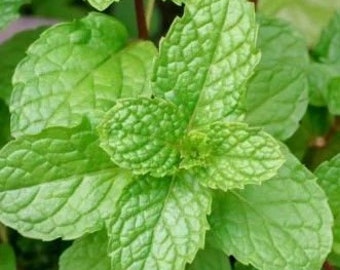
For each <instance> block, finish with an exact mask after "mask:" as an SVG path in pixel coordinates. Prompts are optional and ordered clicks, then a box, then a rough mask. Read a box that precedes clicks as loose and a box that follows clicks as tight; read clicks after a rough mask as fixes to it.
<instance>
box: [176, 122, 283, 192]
mask: <svg viewBox="0 0 340 270" xmlns="http://www.w3.org/2000/svg"><path fill="white" fill-rule="evenodd" d="M206 133H207V139H206V141H205V144H203V147H201V146H200V145H199V144H198V143H197V142H196V141H195V137H197V133H196V132H195V131H193V132H192V133H191V134H189V136H191V137H193V138H192V139H191V140H192V141H193V142H192V147H191V149H189V150H191V151H190V153H191V155H189V157H188V158H187V159H188V161H186V160H184V162H185V166H184V165H183V164H182V167H189V168H190V165H196V164H197V159H200V160H199V161H200V163H201V166H199V167H194V168H193V175H195V176H196V177H197V178H198V180H199V181H200V182H201V183H202V184H203V185H205V186H208V187H210V188H213V189H216V188H219V189H222V190H225V191H226V190H228V189H231V188H243V187H244V186H245V185H247V184H259V183H261V182H262V181H264V180H268V179H270V178H271V177H272V176H274V175H275V174H276V172H277V169H278V168H279V167H280V166H281V165H282V163H283V161H284V159H283V156H282V154H281V151H280V149H279V145H278V144H277V142H276V141H275V140H274V139H273V138H271V137H270V136H269V135H268V134H266V133H264V132H263V131H261V130H259V129H257V128H249V127H248V126H247V125H245V124H240V123H239V124H235V123H229V124H214V125H211V126H210V127H209V130H207V131H206ZM203 134H204V133H203ZM195 135H196V136H195ZM189 138H190V137H189ZM207 146H209V148H207ZM192 155H196V156H198V157H196V156H194V157H192ZM193 162H194V164H193Z"/></svg>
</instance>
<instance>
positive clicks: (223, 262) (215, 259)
mask: <svg viewBox="0 0 340 270" xmlns="http://www.w3.org/2000/svg"><path fill="white" fill-rule="evenodd" d="M185 269H186V270H231V266H230V263H229V258H228V257H227V256H226V255H225V254H224V253H223V252H222V251H221V250H218V249H215V248H212V247H209V246H206V247H204V249H203V250H199V251H198V253H197V254H196V257H195V259H194V261H193V262H192V263H191V264H188V265H187V267H186V268H185Z"/></svg>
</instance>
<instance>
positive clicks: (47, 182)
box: [0, 123, 129, 240]
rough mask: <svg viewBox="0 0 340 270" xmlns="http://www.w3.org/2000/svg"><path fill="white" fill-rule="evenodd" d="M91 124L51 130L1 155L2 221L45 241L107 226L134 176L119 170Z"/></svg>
mask: <svg viewBox="0 0 340 270" xmlns="http://www.w3.org/2000/svg"><path fill="white" fill-rule="evenodd" d="M97 140H98V138H97V136H96V135H94V133H93V132H92V131H91V130H90V129H89V127H88V125H87V127H86V123H84V124H83V125H82V126H79V127H77V128H75V129H65V128H51V129H47V130H46V131H44V132H42V133H40V134H38V135H34V136H24V137H21V138H20V139H17V140H15V141H12V142H10V143H9V144H7V145H6V146H5V147H4V148H3V149H1V151H0V218H1V220H2V222H4V223H5V224H7V225H10V226H11V227H13V228H16V229H17V230H19V231H20V232H21V233H22V234H24V235H27V236H30V237H37V238H41V239H45V240H50V239H54V238H57V237H62V238H65V239H70V238H77V237H79V236H81V235H83V234H84V233H86V232H91V231H94V230H98V229H100V228H102V227H103V225H104V222H105V219H107V218H108V217H109V215H110V213H111V212H112V205H113V201H114V200H115V198H117V197H119V194H120V192H121V189H122V188H123V187H124V184H125V183H126V182H128V179H129V174H128V173H127V172H125V171H124V170H122V169H119V168H117V167H115V166H114V165H113V164H112V163H111V162H110V159H109V158H108V156H107V155H106V154H105V152H104V151H102V150H101V149H100V148H99V146H98V142H97Z"/></svg>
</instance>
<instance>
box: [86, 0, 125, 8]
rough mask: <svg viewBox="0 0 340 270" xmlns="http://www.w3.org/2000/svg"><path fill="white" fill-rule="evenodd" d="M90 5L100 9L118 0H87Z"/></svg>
mask: <svg viewBox="0 0 340 270" xmlns="http://www.w3.org/2000/svg"><path fill="white" fill-rule="evenodd" d="M87 1H88V2H89V3H90V5H91V6H93V7H94V8H96V9H98V10H99V11H102V10H104V9H106V8H108V7H109V6H110V5H111V4H112V3H113V2H119V0H87Z"/></svg>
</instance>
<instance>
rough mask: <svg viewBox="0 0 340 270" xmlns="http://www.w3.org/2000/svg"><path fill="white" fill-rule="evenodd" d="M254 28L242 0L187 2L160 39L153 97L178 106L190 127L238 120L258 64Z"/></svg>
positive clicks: (249, 10)
mask: <svg viewBox="0 0 340 270" xmlns="http://www.w3.org/2000/svg"><path fill="white" fill-rule="evenodd" d="M256 33H257V26H256V22H255V13H254V8H253V6H252V4H250V3H248V2H247V1H245V0H201V1H195V2H192V3H190V4H187V5H186V7H185V11H184V15H183V17H182V18H177V19H176V20H175V21H174V23H173V24H172V26H171V28H170V30H169V32H168V34H167V36H166V37H165V38H164V39H163V40H162V41H161V44H160V53H159V57H158V59H157V61H156V63H155V69H154V75H153V87H154V92H155V94H156V95H159V96H161V97H163V98H165V99H168V100H170V101H171V102H173V103H175V104H176V105H177V106H179V109H180V110H182V111H183V112H184V113H185V115H186V116H187V122H188V123H189V128H192V127H195V126H196V127H197V126H200V125H206V124H208V123H211V122H214V121H218V120H225V119H227V120H234V121H235V120H237V119H239V118H240V117H241V115H242V113H241V112H240V106H241V105H242V104H240V101H241V97H242V96H243V94H244V87H245V83H246V81H247V79H248V78H249V77H250V75H251V74H252V73H253V69H254V67H255V65H256V64H257V63H258V60H259V54H258V53H257V51H256V49H255V46H256Z"/></svg>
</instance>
